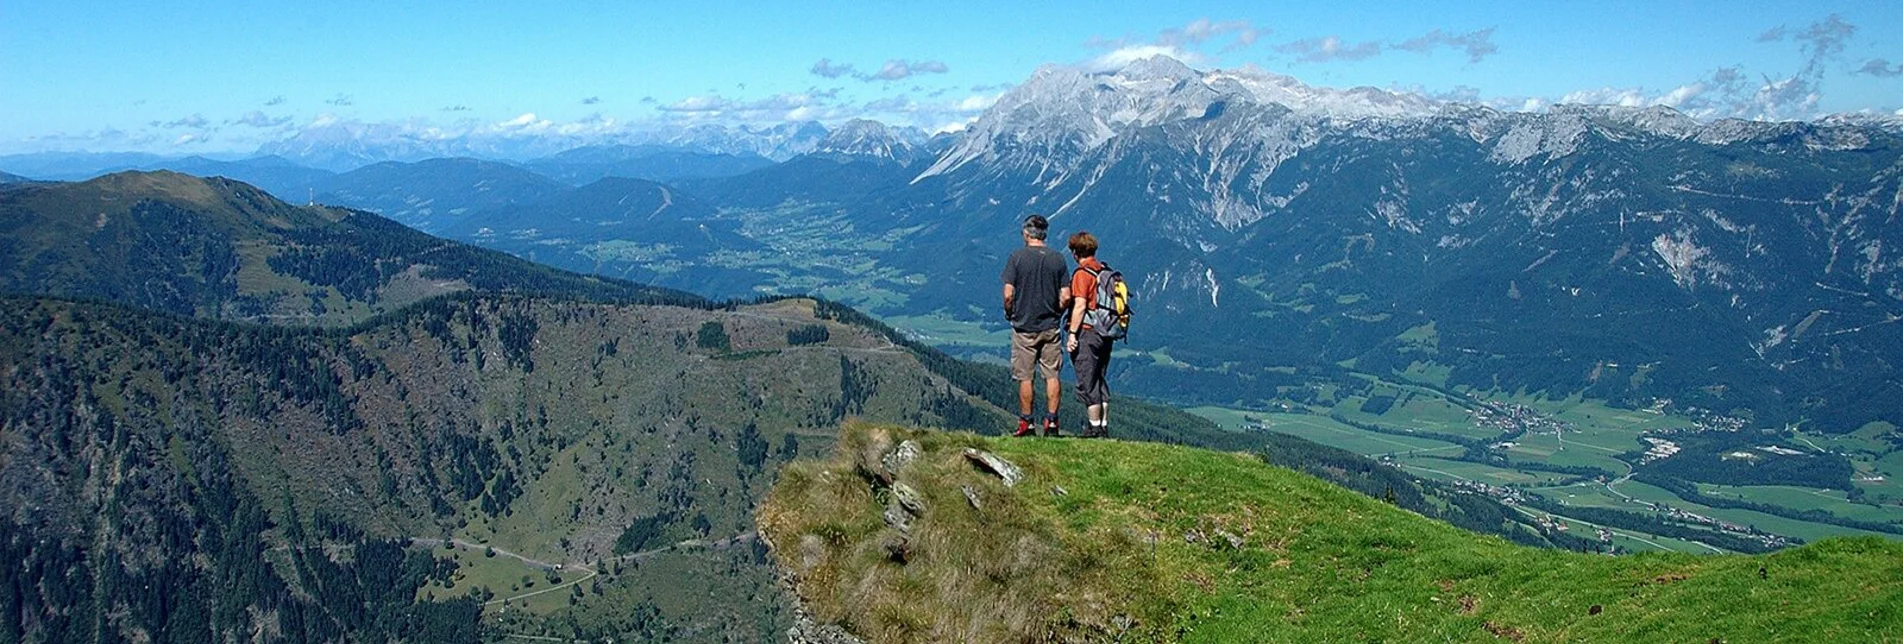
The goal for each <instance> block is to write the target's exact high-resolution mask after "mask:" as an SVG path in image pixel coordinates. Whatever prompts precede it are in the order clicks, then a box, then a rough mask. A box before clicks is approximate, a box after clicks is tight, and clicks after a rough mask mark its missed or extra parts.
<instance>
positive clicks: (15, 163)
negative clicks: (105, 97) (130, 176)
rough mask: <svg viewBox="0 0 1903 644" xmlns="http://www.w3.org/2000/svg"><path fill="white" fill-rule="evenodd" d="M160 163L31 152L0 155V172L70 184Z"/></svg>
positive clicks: (119, 155)
mask: <svg viewBox="0 0 1903 644" xmlns="http://www.w3.org/2000/svg"><path fill="white" fill-rule="evenodd" d="M163 160H165V158H164V157H161V156H159V155H156V154H146V153H144V152H34V153H31V154H10V155H6V156H0V170H4V171H6V172H10V173H13V174H17V175H21V176H25V177H31V178H34V179H41V180H48V181H72V180H80V179H91V178H93V177H96V176H99V175H101V174H105V173H108V172H117V171H120V170H130V169H134V168H138V167H140V166H143V165H146V164H149V163H156V162H159V161H163Z"/></svg>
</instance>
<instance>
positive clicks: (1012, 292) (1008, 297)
mask: <svg viewBox="0 0 1903 644" xmlns="http://www.w3.org/2000/svg"><path fill="white" fill-rule="evenodd" d="M1017 298H1018V289H1017V286H1015V285H1012V284H1006V285H1004V315H1005V317H1010V316H1011V303H1012V302H1013V301H1014V300H1016V299H1017Z"/></svg>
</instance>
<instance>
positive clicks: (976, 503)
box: [958, 485, 985, 510]
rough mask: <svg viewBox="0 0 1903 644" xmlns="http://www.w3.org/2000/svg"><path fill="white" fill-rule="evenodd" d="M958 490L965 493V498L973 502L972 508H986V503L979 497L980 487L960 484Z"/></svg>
mask: <svg viewBox="0 0 1903 644" xmlns="http://www.w3.org/2000/svg"><path fill="white" fill-rule="evenodd" d="M958 491H960V492H964V493H965V500H966V501H970V502H971V509H973V510H983V509H984V505H985V504H984V502H983V501H981V500H979V498H978V488H975V487H972V486H969V485H960V486H958Z"/></svg>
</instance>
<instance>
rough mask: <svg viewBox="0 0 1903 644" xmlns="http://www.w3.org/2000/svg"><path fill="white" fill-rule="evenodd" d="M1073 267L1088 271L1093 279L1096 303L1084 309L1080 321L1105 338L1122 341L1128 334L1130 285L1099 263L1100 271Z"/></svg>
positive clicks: (1113, 271)
mask: <svg viewBox="0 0 1903 644" xmlns="http://www.w3.org/2000/svg"><path fill="white" fill-rule="evenodd" d="M1077 270H1080V271H1084V272H1087V273H1090V276H1091V277H1094V278H1097V297H1096V301H1097V303H1096V305H1095V306H1092V307H1090V310H1088V311H1084V323H1085V324H1089V325H1090V328H1092V329H1095V330H1096V331H1097V335H1099V336H1103V338H1104V339H1105V340H1123V339H1127V338H1129V336H1130V286H1129V284H1128V283H1126V282H1124V281H1123V273H1119V272H1117V269H1114V268H1111V267H1110V265H1109V264H1104V265H1103V270H1097V271H1092V270H1090V269H1087V268H1083V267H1078V269H1077Z"/></svg>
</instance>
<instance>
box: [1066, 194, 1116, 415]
mask: <svg viewBox="0 0 1903 644" xmlns="http://www.w3.org/2000/svg"><path fill="white" fill-rule="evenodd" d="M1070 253H1071V255H1073V256H1075V257H1076V258H1077V270H1075V271H1073V272H1071V276H1070V289H1069V290H1070V299H1069V302H1070V306H1069V307H1068V308H1069V309H1070V311H1069V313H1070V314H1069V315H1067V316H1065V317H1067V318H1069V320H1067V322H1066V328H1067V329H1069V331H1070V339H1069V340H1066V341H1065V342H1064V351H1065V352H1066V353H1069V354H1070V366H1071V369H1072V370H1074V371H1076V372H1077V401H1078V402H1080V403H1082V404H1083V405H1084V416H1085V418H1086V422H1087V423H1088V424H1086V425H1085V426H1084V430H1083V432H1082V434H1081V435H1082V436H1083V437H1084V438H1107V437H1109V436H1110V384H1109V383H1108V382H1107V381H1105V380H1104V374H1105V373H1106V372H1107V371H1108V370H1109V369H1110V345H1111V342H1112V340H1111V338H1106V337H1104V334H1103V333H1100V332H1099V330H1098V329H1097V328H1096V326H1095V325H1092V324H1091V323H1090V322H1088V321H1086V320H1085V318H1086V317H1087V315H1086V313H1087V312H1089V311H1090V310H1091V309H1093V308H1096V307H1097V299H1098V294H1097V281H1098V280H1097V278H1098V276H1099V274H1100V273H1104V272H1105V271H1106V270H1107V269H1108V268H1109V267H1107V266H1104V263H1103V262H1101V261H1098V259H1097V237H1096V236H1095V235H1092V234H1090V233H1089V232H1088V231H1078V232H1077V234H1075V235H1071V236H1070ZM1099 323H1100V324H1101V322H1099Z"/></svg>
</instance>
